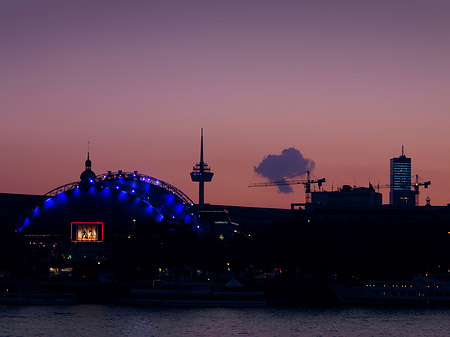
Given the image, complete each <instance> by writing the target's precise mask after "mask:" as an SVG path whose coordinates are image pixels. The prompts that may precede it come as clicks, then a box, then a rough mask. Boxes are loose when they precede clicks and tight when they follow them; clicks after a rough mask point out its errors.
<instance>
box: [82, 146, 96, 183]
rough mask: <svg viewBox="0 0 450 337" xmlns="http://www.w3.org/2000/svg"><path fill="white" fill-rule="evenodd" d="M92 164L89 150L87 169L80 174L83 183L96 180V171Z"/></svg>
mask: <svg viewBox="0 0 450 337" xmlns="http://www.w3.org/2000/svg"><path fill="white" fill-rule="evenodd" d="M91 166H92V162H91V160H90V159H89V152H88V156H87V160H86V162H85V167H86V169H85V170H84V171H83V172H82V173H81V175H80V180H81V183H82V184H84V183H86V184H89V183H91V184H92V183H94V181H95V173H94V171H92V170H91Z"/></svg>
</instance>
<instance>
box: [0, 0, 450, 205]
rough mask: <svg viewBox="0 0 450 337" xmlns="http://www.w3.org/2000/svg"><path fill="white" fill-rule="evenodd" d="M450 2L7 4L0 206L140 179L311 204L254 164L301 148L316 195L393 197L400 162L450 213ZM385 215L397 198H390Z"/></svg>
mask: <svg viewBox="0 0 450 337" xmlns="http://www.w3.org/2000/svg"><path fill="white" fill-rule="evenodd" d="M449 11H450V2H448V1H443V0H442V1H441V0H431V1H425V0H415V1H409V0H397V1H396V0H394V1H387V0H380V1H360V0H358V1H357V0H343V1H339V2H336V1H331V0H329V1H288V0H281V1H269V0H258V1H256V0H255V1H253V0H249V1H233V0H231V1H223V2H222V1H202V0H199V1H194V2H186V1H171V2H165V1H133V2H126V1H115V0H110V1H103V0H102V1H95V2H93V1H65V2H61V1H56V0H42V1H39V2H36V1H20V2H18V1H12V0H5V1H2V2H1V3H0V24H1V29H0V41H1V42H2V57H1V60H0V73H1V81H0V86H1V87H0V102H1V103H0V113H1V117H2V123H1V124H0V156H1V158H2V160H3V165H1V167H0V192H1V193H26V194H44V193H46V192H48V191H50V190H52V189H53V188H55V187H57V186H60V185H63V184H65V183H68V182H71V181H76V180H79V176H80V173H81V172H82V171H83V170H84V161H85V160H86V154H87V144H88V141H89V142H90V159H91V160H92V169H93V171H94V172H96V173H97V174H100V173H103V172H106V171H108V170H112V171H116V170H124V171H134V170H138V171H139V172H141V173H143V174H148V175H150V176H154V177H157V178H160V179H162V180H164V181H166V182H168V183H170V184H172V185H174V186H176V187H177V188H179V189H181V190H182V191H183V192H185V193H186V194H187V195H188V196H189V197H190V198H191V199H193V200H195V201H197V200H198V185H197V184H196V183H193V182H191V179H190V175H189V173H190V171H191V170H192V166H193V165H194V164H195V163H196V162H197V161H198V158H199V151H200V129H201V128H204V159H205V162H207V163H208V165H209V166H210V167H211V169H212V171H213V172H214V179H213V181H212V182H211V183H208V184H206V186H205V202H206V203H211V204H225V205H243V206H261V207H282V208H289V207H290V204H291V203H294V202H302V201H303V200H304V189H303V186H301V185H299V186H293V193H279V192H278V190H277V188H276V187H272V188H263V189H252V188H248V184H250V183H254V182H261V181H265V180H264V178H263V177H262V176H261V175H258V174H257V173H256V172H255V167H258V165H259V164H260V163H261V162H262V161H263V160H264V158H266V157H267V156H269V155H281V154H282V152H283V150H286V149H292V148H293V149H296V150H298V151H299V152H300V153H301V154H302V155H303V157H304V158H306V159H308V160H311V162H312V163H314V168H313V170H312V174H313V176H314V177H316V178H322V177H325V178H326V183H325V184H324V186H323V187H324V189H326V190H332V189H334V190H336V189H337V188H338V187H340V186H342V185H345V184H348V185H352V186H353V185H356V186H366V187H367V186H368V185H369V182H370V183H372V185H374V186H376V185H377V184H380V185H382V184H389V181H390V176H389V165H390V158H393V157H398V156H400V154H401V148H402V145H404V146H405V154H406V156H407V157H409V158H411V174H412V175H415V174H418V175H419V176H420V177H421V178H422V179H423V180H430V181H431V185H430V187H429V188H428V189H426V190H424V189H421V190H420V192H421V194H420V205H424V204H425V199H426V197H427V196H429V197H430V199H431V204H432V205H446V204H447V203H450V193H449V192H450V179H449V173H450V143H449V142H448V125H450V113H449V112H450V100H449V98H448V96H449V92H450V80H449V79H450V67H449V65H448V60H449V59H450V42H449V39H448V36H449V33H450V22H449V20H448V13H449ZM380 192H382V193H383V203H385V204H387V203H389V189H383V190H380Z"/></svg>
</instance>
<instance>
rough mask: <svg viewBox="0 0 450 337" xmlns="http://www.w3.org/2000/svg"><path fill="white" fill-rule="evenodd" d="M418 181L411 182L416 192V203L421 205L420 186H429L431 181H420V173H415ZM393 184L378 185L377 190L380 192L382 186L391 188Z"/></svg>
mask: <svg viewBox="0 0 450 337" xmlns="http://www.w3.org/2000/svg"><path fill="white" fill-rule="evenodd" d="M415 178H416V181H415V182H414V183H411V187H412V188H413V193H414V205H415V206H419V187H420V186H423V187H424V188H428V186H430V185H431V181H424V182H419V175H418V174H416V175H415ZM390 187H391V185H389V184H385V185H379V184H378V185H377V190H378V192H380V188H390Z"/></svg>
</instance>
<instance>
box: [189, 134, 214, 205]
mask: <svg viewBox="0 0 450 337" xmlns="http://www.w3.org/2000/svg"><path fill="white" fill-rule="evenodd" d="M213 175H214V173H213V172H211V168H210V167H209V166H208V164H206V163H205V162H204V161H203V128H202V138H201V145H200V163H197V164H195V166H194V167H193V169H192V172H191V179H192V181H194V182H198V205H199V207H200V209H201V208H202V207H203V205H204V204H205V182H210V181H211V180H212V177H213Z"/></svg>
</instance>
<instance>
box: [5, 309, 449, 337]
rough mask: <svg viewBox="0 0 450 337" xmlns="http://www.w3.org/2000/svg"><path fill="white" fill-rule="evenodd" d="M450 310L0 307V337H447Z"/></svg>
mask: <svg viewBox="0 0 450 337" xmlns="http://www.w3.org/2000/svg"><path fill="white" fill-rule="evenodd" d="M449 335H450V308H449V309H439V308H386V307H383V308H377V307H339V306H338V307H326V308H324V307H320V308H317V307H295V308H292V307H290V308H278V307H265V308H243V309H230V308H156V307H129V306H116V305H70V306H0V336H59V337H60V336H61V337H72V336H77V337H78V336H96V337H100V336H449Z"/></svg>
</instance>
